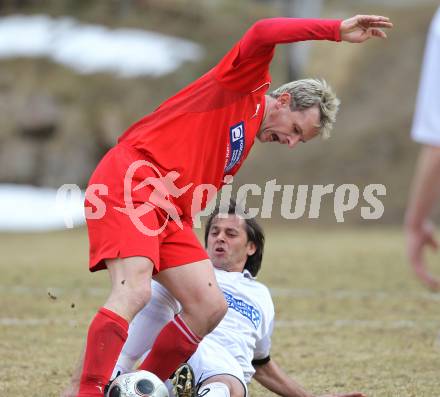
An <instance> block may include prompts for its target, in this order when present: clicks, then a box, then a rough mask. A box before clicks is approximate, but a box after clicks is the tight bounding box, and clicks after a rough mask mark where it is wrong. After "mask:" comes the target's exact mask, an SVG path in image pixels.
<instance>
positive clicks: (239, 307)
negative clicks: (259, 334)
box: [223, 291, 261, 329]
mask: <svg viewBox="0 0 440 397" xmlns="http://www.w3.org/2000/svg"><path fill="white" fill-rule="evenodd" d="M223 295H224V296H225V299H226V302H227V304H228V307H229V308H230V309H233V310H235V311H236V312H238V313H240V314H241V315H242V316H244V317H246V318H247V319H248V320H250V321H251V323H252V324H253V325H254V327H255V329H257V328H258V326H259V325H260V323H261V314H260V312H259V311H258V310H257V309H255V307H253V306H252V305H250V304H249V303H246V302H245V301H243V300H241V299H238V298H235V297H234V296H233V295H232V294H230V293H229V292H226V291H223Z"/></svg>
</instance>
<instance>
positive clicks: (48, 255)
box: [0, 228, 440, 397]
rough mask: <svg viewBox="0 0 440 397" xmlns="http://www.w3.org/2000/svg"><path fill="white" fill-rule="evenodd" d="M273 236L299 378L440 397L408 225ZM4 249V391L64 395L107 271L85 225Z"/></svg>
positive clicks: (281, 325)
mask: <svg viewBox="0 0 440 397" xmlns="http://www.w3.org/2000/svg"><path fill="white" fill-rule="evenodd" d="M267 240H268V244H267V252H266V258H265V263H264V266H263V270H262V274H261V277H260V279H261V281H263V282H265V283H267V284H268V285H269V286H270V287H271V288H273V294H274V301H275V305H276V308H277V320H278V325H277V326H276V329H275V334H274V339H273V341H274V343H273V352H272V356H273V357H274V359H276V360H277V361H279V363H280V364H282V366H283V367H284V368H285V369H286V370H287V371H288V373H289V374H290V375H292V376H294V377H295V378H296V379H297V380H298V381H300V382H301V383H303V384H304V385H305V386H306V387H307V388H308V389H310V390H312V391H314V392H316V393H324V392H327V391H333V392H338V391H339V392H340V391H344V390H361V391H364V392H366V393H367V394H368V395H369V396H370V397H388V396H393V397H394V396H395V397H412V396H417V397H438V395H439V392H438V390H439V388H440V380H439V377H438V368H439V364H440V350H439V349H438V348H436V347H435V345H434V342H435V339H436V335H437V333H438V331H439V329H440V320H439V316H438V309H439V300H440V297H439V296H438V295H435V294H430V293H428V292H426V291H425V290H423V289H422V288H421V287H420V286H419V285H418V284H417V283H416V282H415V281H414V279H413V278H412V277H411V275H410V272H409V271H408V269H407V266H406V263H405V260H404V257H403V254H402V244H403V241H402V238H401V234H400V230H397V229H388V230H378V229H374V230H372V229H371V230H362V229H357V230H355V229H343V228H340V229H338V230H328V231H326V230H312V229H307V228H301V229H297V230H295V231H292V230H290V231H288V230H281V229H268V230H267ZM0 250H1V252H2V261H1V264H0V271H1V274H2V279H1V282H0V297H1V302H2V304H1V306H0V332H1V338H0V355H1V357H2V360H1V362H0V373H1V376H0V390H1V391H2V392H1V395H2V396H11V395H24V394H25V395H26V396H29V397H33V396H35V397H37V396H38V397H41V396H42V395H44V396H47V397H51V396H57V395H58V394H59V391H60V390H61V389H62V387H63V385H64V384H66V382H67V381H68V378H69V375H70V373H71V371H72V368H73V366H74V363H75V361H76V360H77V357H78V355H79V352H80V350H81V349H82V345H83V341H84V336H85V333H86V330H87V325H88V322H89V321H90V319H91V317H92V316H93V314H94V311H95V310H96V309H97V308H98V307H99V305H100V304H102V302H103V301H104V299H105V296H106V293H107V288H108V280H107V275H106V274H105V273H102V272H101V273H99V274H89V273H88V272H87V270H86V269H87V237H86V233H85V231H84V230H75V231H68V232H62V233H49V234H35V235H32V234H28V235H18V234H17V235H1V237H0ZM72 306H74V307H72ZM251 392H252V395H253V396H257V397H262V396H268V395H270V393H266V392H264V391H263V390H262V389H261V388H260V387H258V386H256V385H252V386H251Z"/></svg>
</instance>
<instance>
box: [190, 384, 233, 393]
mask: <svg viewBox="0 0 440 397" xmlns="http://www.w3.org/2000/svg"><path fill="white" fill-rule="evenodd" d="M198 395H199V396H200V397H202V396H203V397H204V396H206V397H231V394H230V393H229V389H228V386H226V385H225V384H224V383H220V382H212V383H208V384H207V385H203V386H202V387H201V388H200V389H199V393H198Z"/></svg>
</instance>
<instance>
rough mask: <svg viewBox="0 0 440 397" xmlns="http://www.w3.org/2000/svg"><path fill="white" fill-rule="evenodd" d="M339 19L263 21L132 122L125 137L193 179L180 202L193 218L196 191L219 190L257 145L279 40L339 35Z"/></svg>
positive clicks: (182, 179)
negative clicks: (205, 69)
mask: <svg viewBox="0 0 440 397" xmlns="http://www.w3.org/2000/svg"><path fill="white" fill-rule="evenodd" d="M340 23H341V21H340V20H319V19H294V18H273V19H264V20H260V21H258V22H257V23H255V24H254V25H253V26H252V27H251V28H250V29H249V30H248V31H247V32H246V33H245V35H244V36H243V37H242V39H241V40H240V41H239V42H238V43H237V44H236V45H235V46H234V47H233V48H232V49H231V50H230V51H229V52H228V53H227V54H226V55H225V56H224V58H223V59H222V60H221V61H220V62H219V63H218V64H217V65H216V66H215V67H214V68H213V69H211V70H210V71H209V72H208V73H206V74H205V75H203V76H202V77H200V78H199V79H198V80H196V81H195V82H193V83H192V84H190V85H189V86H187V87H186V88H184V89H183V90H181V91H180V92H178V93H177V94H176V95H174V96H173V97H171V98H169V99H168V100H167V101H165V102H164V103H163V104H162V105H160V106H159V107H158V108H157V109H156V110H155V111H154V112H153V113H151V114H149V115H147V116H145V117H144V118H142V119H141V120H139V121H138V122H137V123H135V124H133V125H132V126H131V127H130V128H129V129H128V130H127V131H126V132H125V133H124V134H123V135H122V136H121V137H120V138H119V142H124V143H126V144H129V145H131V146H133V147H135V148H136V149H138V150H139V151H141V152H142V153H143V154H145V156H146V158H148V159H149V160H150V161H151V162H153V163H154V164H155V165H156V166H157V167H158V169H159V170H160V171H161V173H162V175H166V174H167V173H168V172H170V171H177V172H178V173H179V178H178V179H177V180H176V181H175V185H176V186H177V187H179V188H180V187H183V186H187V185H188V184H192V186H191V188H190V189H189V190H187V191H186V193H185V194H183V195H182V196H180V197H178V198H176V199H175V200H174V202H175V204H177V206H178V207H179V208H180V210H181V211H182V213H183V215H184V216H185V217H188V218H189V217H192V216H193V215H194V214H191V203H192V199H193V192H194V189H195V188H196V187H197V186H199V185H201V184H210V185H212V186H214V187H215V189H216V190H218V189H219V188H220V187H221V186H222V182H223V178H224V176H225V175H234V174H235V173H236V172H237V171H238V169H239V168H240V166H241V164H242V163H243V161H244V160H245V159H246V157H247V155H248V153H249V151H250V149H251V147H252V145H253V143H254V140H255V136H256V134H257V132H258V130H259V128H260V126H261V122H262V120H263V115H264V110H265V94H266V91H267V90H268V88H269V84H270V81H271V78H270V74H269V64H270V61H271V60H272V58H273V55H274V49H275V45H276V44H278V43H290V42H295V41H302V40H333V41H339V40H340V33H339V27H340ZM205 201H206V200H205ZM204 205H205V203H204V204H203V205H202V208H203V207H204Z"/></svg>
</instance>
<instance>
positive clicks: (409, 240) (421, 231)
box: [405, 221, 440, 291]
mask: <svg viewBox="0 0 440 397" xmlns="http://www.w3.org/2000/svg"><path fill="white" fill-rule="evenodd" d="M405 232H406V247H407V255H408V259H409V261H410V263H411V266H412V268H413V270H414V272H415V274H416V276H417V277H418V278H419V280H420V281H421V282H422V283H423V284H425V285H426V286H427V287H428V288H429V289H430V290H432V291H438V290H440V280H439V279H437V278H436V277H434V276H432V275H431V274H429V272H428V270H427V269H426V263H425V259H424V256H423V251H424V248H425V247H429V248H431V249H432V250H434V251H437V249H438V243H437V240H436V239H435V237H434V226H433V224H432V223H431V222H429V221H425V222H424V223H423V224H422V225H421V226H420V227H417V228H411V227H408V228H406V231H405Z"/></svg>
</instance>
